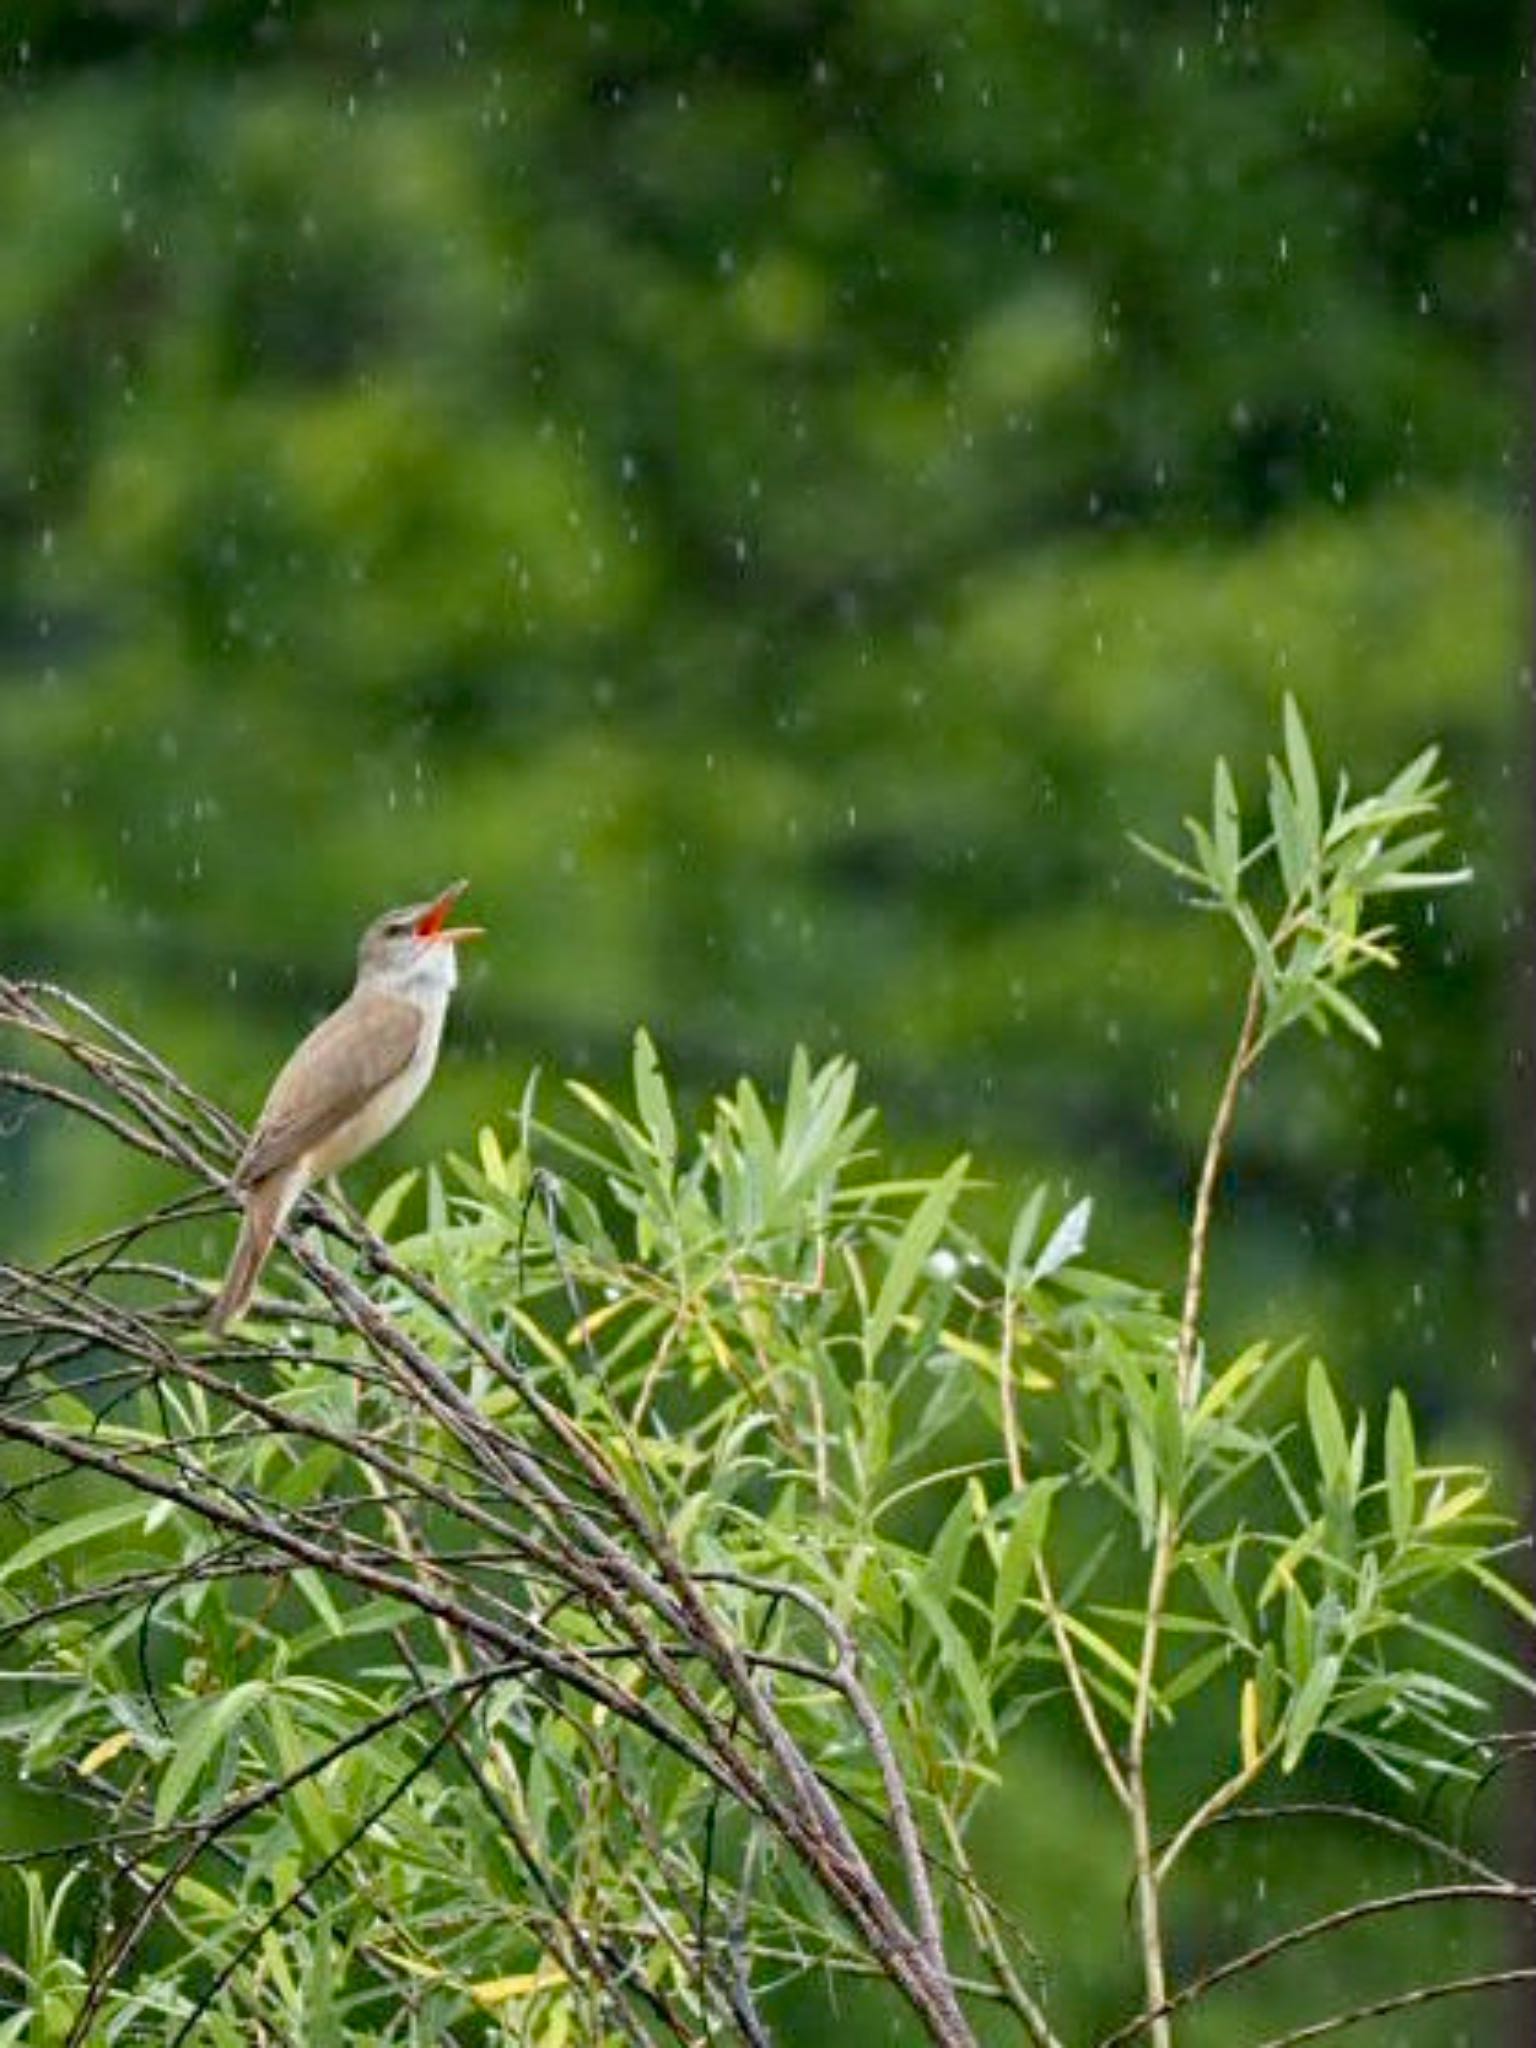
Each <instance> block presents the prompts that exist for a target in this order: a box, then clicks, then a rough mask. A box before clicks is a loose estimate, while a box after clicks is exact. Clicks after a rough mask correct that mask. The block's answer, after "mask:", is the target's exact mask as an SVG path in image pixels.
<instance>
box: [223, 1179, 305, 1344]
mask: <svg viewBox="0 0 1536 2048" xmlns="http://www.w3.org/2000/svg"><path fill="white" fill-rule="evenodd" d="M304 1181H305V1175H304V1173H303V1171H302V1169H299V1168H293V1167H290V1168H289V1169H288V1171H287V1172H284V1173H273V1174H269V1175H268V1176H267V1178H266V1179H265V1180H259V1181H257V1183H256V1185H255V1186H254V1187H253V1188H251V1189H250V1190H249V1191H248V1193H247V1195H246V1198H245V1214H244V1216H242V1217H241V1219H240V1235H239V1237H238V1238H237V1239H236V1241H235V1252H234V1257H233V1258H232V1259H231V1260H230V1262H229V1271H228V1272H227V1273H226V1274H225V1275H224V1285H223V1286H222V1287H221V1288H220V1289H219V1293H218V1299H217V1300H216V1301H215V1302H214V1304H213V1306H212V1308H211V1309H209V1311H208V1327H209V1329H210V1330H211V1331H212V1332H213V1334H214V1335H215V1336H216V1337H218V1336H222V1335H223V1333H224V1331H225V1330H227V1329H228V1328H229V1325H230V1324H231V1323H233V1322H236V1321H238V1320H239V1318H240V1317H241V1316H242V1315H244V1313H245V1309H246V1304H247V1303H248V1302H249V1301H250V1298H251V1296H252V1295H253V1294H254V1293H255V1291H256V1282H257V1280H258V1279H259V1278H260V1277H261V1269H262V1267H263V1266H264V1265H265V1264H266V1263H267V1254H268V1253H269V1252H270V1251H271V1249H272V1246H273V1244H274V1243H275V1242H276V1239H277V1233H278V1232H279V1231H280V1230H281V1229H282V1227H283V1224H284V1222H285V1221H286V1219H287V1216H288V1212H289V1210H290V1209H291V1208H292V1207H293V1205H294V1203H295V1202H296V1201H297V1200H298V1198H299V1196H300V1195H301V1194H302V1193H303V1192H304Z"/></svg>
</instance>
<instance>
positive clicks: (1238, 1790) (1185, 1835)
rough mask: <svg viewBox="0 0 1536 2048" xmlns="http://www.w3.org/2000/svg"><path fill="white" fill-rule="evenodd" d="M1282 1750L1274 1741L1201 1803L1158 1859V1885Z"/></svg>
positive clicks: (1269, 1742) (1154, 1869)
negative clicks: (1204, 1831) (1195, 1840)
mask: <svg viewBox="0 0 1536 2048" xmlns="http://www.w3.org/2000/svg"><path fill="white" fill-rule="evenodd" d="M1279 1746H1280V1744H1279V1738H1278V1737H1271V1739H1270V1740H1269V1741H1268V1742H1267V1743H1265V1745H1264V1746H1263V1748H1262V1749H1260V1750H1258V1751H1256V1752H1255V1754H1254V1755H1253V1756H1252V1757H1251V1758H1250V1759H1249V1761H1248V1762H1247V1763H1245V1764H1244V1765H1243V1767H1242V1769H1241V1770H1240V1771H1234V1772H1233V1773H1232V1775H1231V1777H1230V1778H1224V1779H1223V1780H1222V1782H1221V1783H1220V1784H1219V1785H1218V1786H1217V1787H1216V1790H1215V1791H1214V1792H1212V1793H1211V1794H1210V1796H1209V1797H1208V1798H1206V1799H1204V1800H1202V1801H1201V1803H1200V1804H1199V1806H1197V1807H1196V1808H1195V1810H1194V1812H1193V1813H1192V1814H1191V1815H1190V1816H1189V1819H1188V1820H1187V1821H1185V1823H1184V1825H1183V1826H1182V1827H1181V1828H1180V1829H1179V1830H1178V1832H1177V1833H1176V1834H1175V1835H1174V1837H1173V1839H1172V1841H1170V1842H1169V1843H1168V1845H1167V1847H1166V1848H1165V1849H1164V1850H1163V1852H1162V1854H1161V1855H1160V1856H1159V1857H1158V1859H1157V1862H1156V1864H1155V1865H1154V1867H1153V1876H1154V1877H1155V1878H1156V1879H1157V1881H1158V1883H1159V1884H1165V1883H1166V1882H1167V1880H1168V1876H1169V1873H1170V1872H1171V1871H1172V1869H1173V1866H1174V1864H1175V1863H1177V1862H1178V1860H1179V1858H1180V1857H1181V1856H1182V1855H1183V1853H1184V1851H1185V1850H1186V1849H1187V1848H1188V1847H1189V1845H1190V1843H1191V1842H1192V1841H1193V1840H1194V1839H1195V1837H1196V1835H1198V1834H1199V1833H1200V1831H1201V1829H1202V1828H1205V1827H1209V1825H1210V1824H1211V1822H1212V1821H1213V1820H1215V1819H1216V1818H1217V1816H1218V1815H1219V1814H1223V1813H1225V1812H1226V1810H1227V1808H1228V1807H1229V1806H1230V1805H1231V1804H1232V1802H1233V1800H1234V1799H1240V1798H1241V1797H1242V1795H1243V1794H1244V1793H1245V1792H1246V1791H1247V1790H1248V1787H1249V1786H1250V1785H1251V1784H1252V1783H1253V1781H1254V1779H1255V1778H1258V1777H1260V1776H1261V1775H1262V1774H1263V1772H1264V1771H1265V1770H1267V1769H1268V1767H1269V1765H1270V1763H1271V1762H1272V1761H1273V1758H1274V1754H1275V1751H1276V1750H1277V1749H1278V1748H1279Z"/></svg>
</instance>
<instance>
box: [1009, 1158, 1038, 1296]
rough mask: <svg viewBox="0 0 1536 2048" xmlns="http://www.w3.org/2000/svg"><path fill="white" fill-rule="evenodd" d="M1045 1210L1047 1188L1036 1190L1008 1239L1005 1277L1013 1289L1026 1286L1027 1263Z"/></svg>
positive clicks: (1021, 1210)
mask: <svg viewBox="0 0 1536 2048" xmlns="http://www.w3.org/2000/svg"><path fill="white" fill-rule="evenodd" d="M1044 1208H1045V1187H1044V1184H1043V1183H1042V1184H1041V1186H1039V1187H1037V1188H1035V1189H1034V1190H1033V1192H1032V1193H1031V1194H1030V1196H1029V1198H1028V1199H1027V1201H1026V1202H1025V1203H1024V1205H1023V1207H1022V1208H1021V1209H1020V1210H1019V1213H1018V1216H1017V1218H1016V1220H1015V1222H1014V1226H1013V1231H1012V1233H1011V1235H1010V1236H1009V1239H1008V1257H1007V1260H1006V1261H1005V1263H1004V1266H1003V1277H1004V1279H1005V1280H1006V1281H1007V1283H1008V1285H1009V1287H1010V1288H1012V1289H1017V1288H1020V1287H1022V1286H1023V1285H1024V1269H1025V1262H1026V1260H1027V1259H1028V1257H1029V1254H1030V1250H1031V1248H1032V1247H1033V1245H1034V1242H1035V1233H1036V1231H1037V1230H1038V1229H1039V1228H1040V1217H1041V1214H1042V1212H1043V1211H1044Z"/></svg>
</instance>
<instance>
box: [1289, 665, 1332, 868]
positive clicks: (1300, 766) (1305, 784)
mask: <svg viewBox="0 0 1536 2048" xmlns="http://www.w3.org/2000/svg"><path fill="white" fill-rule="evenodd" d="M1285 759H1286V765H1287V767H1288V768H1289V769H1290V774H1291V790H1292V793H1293V794H1294V796H1295V798H1296V822H1297V827H1298V829H1299V831H1300V833H1301V839H1302V845H1303V847H1304V848H1305V851H1306V856H1307V864H1308V865H1309V866H1310V865H1311V863H1312V861H1313V860H1314V859H1315V858H1316V856H1317V850H1318V847H1319V846H1320V845H1321V843H1322V836H1323V803H1322V796H1321V793H1320V791H1319V789H1318V786H1317V767H1316V765H1315V763H1314V761H1313V759H1312V746H1311V742H1310V741H1309V740H1308V738H1307V728H1306V725H1305V724H1304V723H1303V721H1302V716H1301V710H1300V707H1299V706H1298V705H1297V702H1296V699H1295V698H1294V697H1293V696H1291V694H1290V693H1289V691H1287V693H1286V699H1285Z"/></svg>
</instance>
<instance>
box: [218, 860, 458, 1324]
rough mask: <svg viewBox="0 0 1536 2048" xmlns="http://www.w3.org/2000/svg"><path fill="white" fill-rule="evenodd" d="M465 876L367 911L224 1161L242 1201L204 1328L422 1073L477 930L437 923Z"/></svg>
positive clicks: (252, 1280)
mask: <svg viewBox="0 0 1536 2048" xmlns="http://www.w3.org/2000/svg"><path fill="white" fill-rule="evenodd" d="M468 886H469V885H468V883H467V882H463V881H459V882H453V883H451V884H450V885H449V887H448V888H446V889H444V890H442V891H441V893H440V894H439V895H437V896H434V897H433V898H432V899H431V901H430V902H427V903H410V904H407V905H405V906H404V907H403V908H402V909H399V910H386V911H384V912H383V914H382V915H381V916H379V917H376V918H375V919H374V920H373V922H372V924H370V925H369V926H368V929H367V930H366V931H365V932H364V933H363V936H362V939H361V941H360V942H359V945H358V949H357V980H356V982H355V983H354V984H353V988H352V993H351V994H350V995H349V996H348V997H347V999H346V1001H345V1002H343V1003H342V1004H341V1005H340V1006H339V1007H338V1008H337V1009H335V1010H333V1011H332V1012H331V1014H330V1015H329V1016H328V1017H326V1018H324V1019H323V1020H322V1021H321V1022H320V1023H319V1024H317V1025H316V1026H315V1028H314V1030H313V1031H311V1032H310V1034H309V1036H308V1037H307V1038H306V1039H304V1040H303V1042H302V1043H301V1044H300V1045H299V1047H298V1049H297V1051H295V1052H294V1054H293V1055H292V1057H291V1058H290V1059H289V1061H288V1063H287V1064H286V1066H284V1067H283V1068H282V1070H281V1072H280V1073H279V1074H278V1076H277V1079H276V1080H275V1081H274V1082H273V1083H272V1087H271V1090H270V1091H269V1093H268V1095H267V1099H266V1102H265V1103H264V1105H263V1106H262V1111H261V1115H260V1116H259V1117H258V1119H257V1122H256V1128H255V1130H254V1131H253V1132H252V1134H251V1139H250V1142H249V1144H248V1145H247V1146H246V1148H245V1151H244V1153H243V1154H242V1155H241V1158H240V1162H239V1164H238V1165H237V1166H236V1168H235V1174H234V1190H235V1192H236V1193H237V1194H238V1195H239V1196H240V1197H241V1199H242V1201H243V1203H244V1210H245V1213H244V1215H243V1216H242V1218H241V1222H240V1235H239V1237H238V1239H237V1240H236V1243H235V1250H234V1256H233V1257H232V1258H231V1259H230V1262H229V1268H228V1271H227V1272H226V1273H225V1275H224V1282H223V1285H222V1286H221V1287H220V1289H219V1292H218V1295H217V1297H216V1298H215V1300H214V1302H213V1304H212V1306H211V1308H210V1309H209V1311H208V1327H209V1329H210V1330H211V1331H212V1333H213V1334H214V1335H215V1336H219V1335H222V1333H223V1332H224V1331H225V1330H226V1329H227V1328H228V1327H229V1325H230V1324H231V1323H233V1322H235V1321H236V1320H237V1319H238V1318H239V1317H240V1316H241V1315H243V1314H244V1312H245V1309H246V1307H247V1305H248V1303H249V1301H250V1299H251V1295H252V1293H253V1292H254V1290H255V1287H256V1282H257V1279H258V1278H259V1276H260V1274H261V1269H262V1267H263V1266H264V1265H265V1264H266V1261H267V1256H268V1254H269V1253H270V1251H271V1250H272V1247H273V1245H274V1243H275V1242H276V1240H277V1234H278V1232H279V1231H280V1230H281V1229H282V1227H283V1224H284V1223H285V1222H286V1220H287V1218H288V1216H289V1214H290V1213H291V1211H292V1209H293V1206H294V1204H295V1202H297V1201H298V1199H299V1197H300V1196H301V1195H302V1194H303V1193H304V1190H305V1189H306V1188H307V1187H308V1186H309V1185H310V1183H311V1182H312V1181H316V1180H319V1179H321V1178H322V1177H323V1176H325V1175H327V1174H333V1173H339V1172H340V1171H341V1169H342V1168H343V1167H344V1166H348V1165H350V1164H351V1162H352V1161H353V1160H354V1159H357V1158H359V1157H361V1155H362V1154H363V1153H364V1152H367V1151H368V1150H370V1149H371V1147H373V1146H374V1145H377V1144H378V1143H379V1141H380V1139H381V1138H384V1137H386V1136H387V1135H388V1134H389V1132H391V1131H392V1130H393V1129H394V1128H395V1126H396V1125H397V1124H398V1123H400V1122H401V1120H402V1119H403V1118H404V1117H405V1116H406V1115H407V1114H408V1113H409V1112H410V1111H411V1110H412V1109H413V1108H414V1107H415V1105H416V1103H417V1102H418V1101H419V1099H420V1097H421V1095H422V1093H423V1091H424V1090H425V1088H426V1086H427V1083H428V1082H429V1081H430V1080H431V1078H432V1071H433V1069H434V1067H435V1066H436V1065H437V1054H438V1048H439V1046H440V1045H441V1043H442V1036H443V1020H444V1018H445V1017H446V1015H447V1013H448V998H449V996H450V995H451V994H452V993H453V990H454V988H455V986H456V985H457V982H458V978H459V977H458V948H459V945H460V944H461V943H462V941H464V940H465V939H477V938H480V937H482V936H483V931H482V927H481V926H479V925H450V924H449V923H448V917H449V913H450V912H451V911H452V909H453V907H454V905H455V904H456V903H457V902H458V900H459V898H460V896H462V895H463V893H464V891H465V889H466V888H467V887H468Z"/></svg>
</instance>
